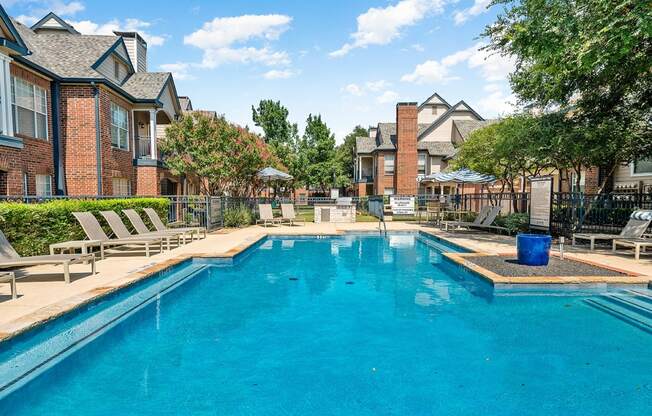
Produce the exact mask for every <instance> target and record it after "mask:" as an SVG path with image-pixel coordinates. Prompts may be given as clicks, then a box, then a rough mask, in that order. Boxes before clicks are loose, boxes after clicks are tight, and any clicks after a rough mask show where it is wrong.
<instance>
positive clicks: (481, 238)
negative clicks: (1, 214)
mask: <svg viewBox="0 0 652 416" xmlns="http://www.w3.org/2000/svg"><path fill="white" fill-rule="evenodd" d="M377 227H378V225H377V223H356V224H306V225H305V226H295V227H289V226H276V227H268V228H263V227H261V226H252V227H248V228H244V229H238V230H229V231H220V232H216V233H212V234H209V235H208V237H207V238H206V239H203V240H200V241H195V242H193V243H190V244H187V245H185V246H182V247H179V248H177V249H174V250H172V251H169V252H163V253H161V254H157V255H154V256H152V257H149V258H147V257H144V256H124V255H121V256H115V257H109V258H107V259H106V260H103V261H98V262H97V270H98V273H97V274H96V275H95V276H91V275H90V266H89V265H83V264H80V265H73V266H71V274H72V282H71V283H70V284H66V283H65V282H64V280H63V275H62V270H61V267H55V266H36V267H31V268H28V269H25V270H22V271H20V272H18V273H17V277H19V280H18V293H19V298H18V299H16V300H11V293H10V288H9V285H8V284H0V339H3V338H6V337H9V336H11V335H12V334H14V333H16V332H20V331H21V330H24V329H25V328H28V327H30V326H33V325H34V324H36V323H38V322H42V321H43V320H47V319H51V318H53V317H56V316H58V315H60V314H62V313H64V312H65V311H67V310H70V309H71V308H73V307H75V306H76V305H78V304H80V303H84V302H87V301H89V300H91V299H93V298H96V297H98V296H102V295H103V294H105V293H107V292H110V291H113V290H115V289H116V288H119V287H122V286H125V285H127V284H129V283H131V282H133V281H136V280H140V279H142V278H144V277H145V276H147V275H149V274H151V273H152V272H155V271H157V270H161V269H164V268H165V267H168V266H169V265H171V264H174V263H175V262H178V261H179V259H181V258H187V257H191V256H225V255H233V254H234V253H237V252H239V251H240V250H242V249H243V248H244V247H246V246H248V245H250V244H252V243H253V242H255V241H257V240H258V239H260V238H262V237H263V236H265V235H266V234H270V235H274V234H276V235H280V234H282V235H300V234H309V235H314V234H324V235H327V234H337V233H341V232H346V231H377V229H378V228H377ZM387 228H388V230H390V231H392V230H413V231H414V230H419V229H421V230H424V231H427V232H430V233H433V234H437V235H440V236H442V237H444V238H447V239H450V240H451V241H453V242H455V243H457V244H460V245H463V246H466V247H469V248H471V249H472V250H475V251H481V252H486V253H490V254H503V253H513V252H515V249H514V247H515V244H514V238H513V237H506V236H498V235H493V234H485V233H475V232H474V233H462V232H460V233H455V234H450V233H443V232H441V231H439V230H438V229H435V228H430V227H421V226H419V225H418V224H411V223H399V222H396V223H387ZM568 252H569V256H581V258H582V259H583V260H589V261H592V262H594V263H596V264H602V265H607V266H611V267H616V268H620V269H624V270H627V271H630V272H633V273H637V274H641V275H645V276H650V280H652V256H649V255H648V256H644V257H643V259H642V260H641V261H640V262H635V261H634V260H633V255H631V254H627V255H612V254H611V252H610V251H607V250H598V251H596V252H592V253H588V252H587V251H586V250H585V249H570V247H569V248H568Z"/></svg>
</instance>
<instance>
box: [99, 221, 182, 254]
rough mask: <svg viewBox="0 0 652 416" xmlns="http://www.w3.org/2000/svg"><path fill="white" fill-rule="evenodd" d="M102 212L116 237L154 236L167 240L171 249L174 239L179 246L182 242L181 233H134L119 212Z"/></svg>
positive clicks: (167, 244) (167, 245) (167, 246)
mask: <svg viewBox="0 0 652 416" xmlns="http://www.w3.org/2000/svg"><path fill="white" fill-rule="evenodd" d="M100 214H101V215H102V216H103V217H104V219H105V220H106V222H108V223H109V227H111V231H113V234H115V236H116V237H118V238H133V237H153V238H160V239H161V240H165V244H166V248H167V249H168V250H170V248H171V246H172V245H171V242H172V240H174V239H176V240H177V246H178V245H179V244H180V242H181V238H180V237H179V234H174V235H171V234H166V233H159V232H156V233H146V234H139V235H133V234H131V233H130V232H129V229H127V226H126V225H125V223H124V222H122V218H120V216H119V215H118V213H117V212H115V211H100Z"/></svg>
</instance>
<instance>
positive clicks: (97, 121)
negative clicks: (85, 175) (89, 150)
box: [91, 82, 102, 195]
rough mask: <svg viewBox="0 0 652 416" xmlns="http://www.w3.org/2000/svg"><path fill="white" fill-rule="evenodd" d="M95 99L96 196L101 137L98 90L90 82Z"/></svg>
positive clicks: (100, 188) (98, 190) (99, 170)
mask: <svg viewBox="0 0 652 416" xmlns="http://www.w3.org/2000/svg"><path fill="white" fill-rule="evenodd" d="M91 86H92V87H93V97H94V98H95V163H96V164H97V166H96V167H97V171H96V174H97V195H102V136H101V135H100V88H99V87H98V86H97V85H96V84H95V82H91Z"/></svg>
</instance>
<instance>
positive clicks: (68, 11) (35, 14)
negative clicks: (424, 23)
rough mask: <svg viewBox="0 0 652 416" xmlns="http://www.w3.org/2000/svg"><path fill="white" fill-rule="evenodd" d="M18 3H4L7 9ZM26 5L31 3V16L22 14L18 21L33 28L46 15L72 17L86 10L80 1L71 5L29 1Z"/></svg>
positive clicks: (51, 1) (61, 2)
mask: <svg viewBox="0 0 652 416" xmlns="http://www.w3.org/2000/svg"><path fill="white" fill-rule="evenodd" d="M18 2H19V1H13V2H6V1H5V2H3V3H5V7H6V6H11V5H13V4H14V3H18ZM7 3H8V4H7ZM25 3H29V5H30V7H29V13H30V14H21V15H19V16H16V20H18V21H19V22H20V23H22V24H24V25H26V26H32V25H33V24H34V23H36V22H38V21H39V20H41V18H42V17H43V16H45V15H46V14H48V13H49V12H53V13H54V14H56V15H59V16H62V17H63V16H72V15H74V14H76V13H77V12H81V11H82V10H84V9H85V8H86V7H85V6H84V4H83V3H81V2H79V1H71V2H69V3H66V2H64V1H61V0H49V1H29V2H25Z"/></svg>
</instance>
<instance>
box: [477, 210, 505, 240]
mask: <svg viewBox="0 0 652 416" xmlns="http://www.w3.org/2000/svg"><path fill="white" fill-rule="evenodd" d="M501 210H502V207H501V206H495V207H492V208H491V210H490V211H489V213H488V214H487V216H486V217H485V219H484V220H483V221H482V223H481V224H480V225H472V226H471V227H473V228H479V229H481V230H487V229H489V230H496V231H505V232H506V233H507V234H510V231H509V229H508V228H505V227H501V226H499V225H494V221H496V218H497V217H498V214H500V211H501Z"/></svg>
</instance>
